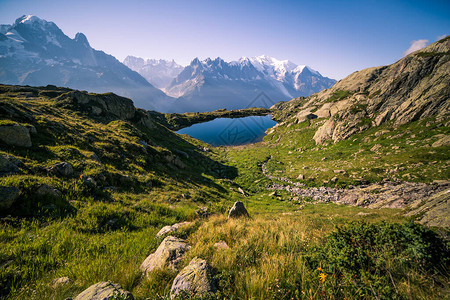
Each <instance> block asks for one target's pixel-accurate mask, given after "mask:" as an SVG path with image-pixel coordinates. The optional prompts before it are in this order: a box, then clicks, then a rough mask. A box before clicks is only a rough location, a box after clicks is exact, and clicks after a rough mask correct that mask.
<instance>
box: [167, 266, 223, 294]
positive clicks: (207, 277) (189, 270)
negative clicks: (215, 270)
mask: <svg viewBox="0 0 450 300" xmlns="http://www.w3.org/2000/svg"><path fill="white" fill-rule="evenodd" d="M215 291H216V286H215V283H214V281H213V277H212V270H211V267H210V266H209V264H208V263H207V262H206V261H205V260H203V259H200V258H197V257H195V258H194V259H192V260H191V262H190V263H189V265H187V266H186V267H185V268H184V269H183V270H181V272H180V273H179V274H178V275H177V277H175V279H174V281H173V284H172V288H171V289H170V298H171V299H173V298H175V297H177V296H181V297H185V298H188V297H204V296H206V295H208V294H209V293H214V292H215Z"/></svg>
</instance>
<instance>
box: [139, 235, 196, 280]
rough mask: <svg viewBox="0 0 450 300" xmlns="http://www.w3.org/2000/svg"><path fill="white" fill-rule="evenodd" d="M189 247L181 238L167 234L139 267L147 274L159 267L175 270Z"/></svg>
mask: <svg viewBox="0 0 450 300" xmlns="http://www.w3.org/2000/svg"><path fill="white" fill-rule="evenodd" d="M189 248H190V246H189V245H188V244H187V243H186V242H185V241H184V240H183V239H179V238H176V237H173V236H168V237H166V238H165V239H164V240H163V241H162V242H161V244H160V245H159V247H158V249H156V251H155V252H154V253H152V254H150V255H149V256H148V257H147V258H146V259H145V260H144V262H143V263H142V264H141V267H140V268H141V271H142V272H143V273H144V274H148V273H149V272H151V271H153V270H155V269H159V268H171V269H174V270H175V269H177V266H178V263H179V262H180V261H181V260H182V258H183V255H184V253H185V252H186V251H187V250H189Z"/></svg>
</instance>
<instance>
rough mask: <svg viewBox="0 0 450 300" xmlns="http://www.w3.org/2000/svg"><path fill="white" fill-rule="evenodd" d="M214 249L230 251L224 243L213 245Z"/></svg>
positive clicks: (219, 242)
mask: <svg viewBox="0 0 450 300" xmlns="http://www.w3.org/2000/svg"><path fill="white" fill-rule="evenodd" d="M214 247H215V248H217V249H230V247H229V246H228V245H227V243H225V242H224V241H218V242H217V243H215V244H214Z"/></svg>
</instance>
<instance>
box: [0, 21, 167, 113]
mask: <svg viewBox="0 0 450 300" xmlns="http://www.w3.org/2000/svg"><path fill="white" fill-rule="evenodd" d="M0 30H1V31H0V82H2V83H4V84H22V85H33V86H40V85H47V84H52V85H56V86H66V87H71V88H76V89H84V90H88V91H90V92H99V93H103V92H114V93H117V94H120V95H122V96H126V97H130V98H132V99H133V100H134V101H135V103H136V105H138V106H141V107H147V108H151V106H150V105H149V104H150V103H151V101H153V102H155V101H166V100H169V99H170V98H169V97H167V96H166V95H165V94H164V93H163V92H162V91H160V90H159V89H157V88H155V87H154V86H152V85H151V84H150V83H148V81H147V80H146V79H145V78H143V77H142V76H141V75H139V74H138V73H137V72H134V71H132V70H130V69H129V68H128V67H126V66H124V65H123V64H122V63H121V62H120V61H118V60H117V59H116V58H114V57H113V56H112V55H108V54H106V53H105V52H103V51H98V50H95V49H93V48H92V47H91V46H90V45H89V42H88V40H87V38H86V36H85V35H84V34H82V33H77V34H76V35H75V38H74V39H71V38H69V37H68V36H66V35H65V34H64V33H63V32H62V31H61V29H59V28H58V26H56V24H55V23H53V22H47V21H45V20H42V19H40V18H38V17H36V16H31V15H28V16H22V17H20V18H18V19H17V20H16V21H15V22H14V24H12V25H2V26H1V27H0Z"/></svg>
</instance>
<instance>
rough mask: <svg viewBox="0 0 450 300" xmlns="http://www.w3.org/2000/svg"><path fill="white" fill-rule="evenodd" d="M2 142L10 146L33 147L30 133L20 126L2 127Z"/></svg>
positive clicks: (0, 126)
mask: <svg viewBox="0 0 450 300" xmlns="http://www.w3.org/2000/svg"><path fill="white" fill-rule="evenodd" d="M0 141H2V142H4V143H5V144H7V145H10V146H18V147H25V148H29V147H31V145H32V144H31V137H30V131H29V130H28V128H27V127H25V126H22V125H19V124H6V125H0Z"/></svg>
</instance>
